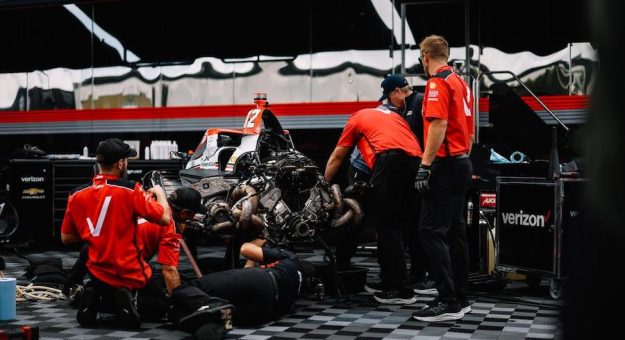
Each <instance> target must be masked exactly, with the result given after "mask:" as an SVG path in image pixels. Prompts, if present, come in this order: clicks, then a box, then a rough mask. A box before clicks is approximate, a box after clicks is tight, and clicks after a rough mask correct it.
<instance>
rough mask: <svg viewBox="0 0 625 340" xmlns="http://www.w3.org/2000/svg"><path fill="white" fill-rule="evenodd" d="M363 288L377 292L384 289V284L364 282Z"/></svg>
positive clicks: (370, 291)
mask: <svg viewBox="0 0 625 340" xmlns="http://www.w3.org/2000/svg"><path fill="white" fill-rule="evenodd" d="M365 290H366V291H367V292H369V293H371V294H373V293H378V292H381V291H384V286H383V285H382V282H372V283H366V284H365Z"/></svg>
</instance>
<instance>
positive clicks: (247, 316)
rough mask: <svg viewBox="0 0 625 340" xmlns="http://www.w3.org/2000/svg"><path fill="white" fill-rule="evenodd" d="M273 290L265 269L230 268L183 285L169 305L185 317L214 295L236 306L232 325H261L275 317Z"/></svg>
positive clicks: (275, 301) (274, 289)
mask: <svg viewBox="0 0 625 340" xmlns="http://www.w3.org/2000/svg"><path fill="white" fill-rule="evenodd" d="M276 290H277V287H275V284H274V282H273V280H272V279H271V277H270V274H269V273H268V272H267V271H266V270H264V269H260V268H250V269H232V270H227V271H223V272H217V273H212V274H208V275H204V276H203V277H201V278H199V279H195V280H191V281H189V282H187V283H185V284H183V285H182V286H180V287H178V288H176V289H174V291H173V292H172V302H173V305H174V308H175V309H179V310H180V309H182V312H183V314H184V313H187V314H188V313H192V312H194V311H196V310H197V309H198V308H200V307H201V306H203V305H204V304H206V303H207V301H209V300H210V298H211V296H214V297H218V298H221V299H225V300H228V301H229V302H230V303H231V304H233V305H234V306H235V308H236V310H235V313H234V314H233V318H234V322H235V323H237V324H260V323H264V322H267V321H270V320H272V319H274V318H275V316H276V314H277V305H278V300H276ZM278 298H279V297H278Z"/></svg>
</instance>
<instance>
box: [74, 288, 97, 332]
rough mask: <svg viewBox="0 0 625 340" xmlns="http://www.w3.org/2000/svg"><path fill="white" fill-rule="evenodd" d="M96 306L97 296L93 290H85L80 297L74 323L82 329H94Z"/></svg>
mask: <svg viewBox="0 0 625 340" xmlns="http://www.w3.org/2000/svg"><path fill="white" fill-rule="evenodd" d="M97 306H98V294H97V292H96V291H95V289H94V288H87V289H85V290H84V291H83V293H82V295H81V297H80V306H78V312H76V321H78V323H79V324H80V325H81V326H83V327H88V328H94V327H95V326H96V316H97V311H96V308H97Z"/></svg>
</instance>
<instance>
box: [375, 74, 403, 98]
mask: <svg viewBox="0 0 625 340" xmlns="http://www.w3.org/2000/svg"><path fill="white" fill-rule="evenodd" d="M408 85H409V84H408V81H407V80H406V78H404V77H402V76H400V75H399V74H391V75H388V76H387V77H386V78H384V80H382V84H381V85H380V86H381V87H382V97H380V99H379V100H378V101H379V102H381V101H383V100H385V99H386V98H388V94H389V93H391V91H393V90H394V89H396V88H398V87H399V88H402V87H406V86H408Z"/></svg>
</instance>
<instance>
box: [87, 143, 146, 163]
mask: <svg viewBox="0 0 625 340" xmlns="http://www.w3.org/2000/svg"><path fill="white" fill-rule="evenodd" d="M95 153H96V159H97V161H98V163H102V164H113V163H115V162H117V161H118V160H120V159H123V158H128V157H135V156H137V151H136V150H134V149H131V148H130V145H128V144H126V143H124V142H122V140H121V139H119V138H110V139H107V140H103V141H101V142H100V144H98V148H97V149H96V150H95Z"/></svg>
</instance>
